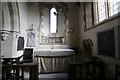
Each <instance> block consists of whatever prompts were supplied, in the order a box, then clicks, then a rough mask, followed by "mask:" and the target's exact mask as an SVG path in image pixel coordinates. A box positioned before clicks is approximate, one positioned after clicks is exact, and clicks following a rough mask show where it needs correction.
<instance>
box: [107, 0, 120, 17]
mask: <svg viewBox="0 0 120 80" xmlns="http://www.w3.org/2000/svg"><path fill="white" fill-rule="evenodd" d="M119 3H120V0H109V15H110V16H113V15H114V14H117V13H118V12H119V10H120V6H119Z"/></svg>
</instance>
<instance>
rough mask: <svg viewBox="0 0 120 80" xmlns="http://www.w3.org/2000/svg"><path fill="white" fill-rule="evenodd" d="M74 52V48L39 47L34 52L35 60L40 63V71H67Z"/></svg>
mask: <svg viewBox="0 0 120 80" xmlns="http://www.w3.org/2000/svg"><path fill="white" fill-rule="evenodd" d="M74 54H75V52H74V50H72V49H39V50H35V52H34V61H35V62H37V63H38V64H39V73H55V72H67V71H68V64H69V62H71V61H73V59H74Z"/></svg>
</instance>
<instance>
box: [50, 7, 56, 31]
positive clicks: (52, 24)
mask: <svg viewBox="0 0 120 80" xmlns="http://www.w3.org/2000/svg"><path fill="white" fill-rule="evenodd" d="M50 33H57V10H56V8H51V9H50Z"/></svg>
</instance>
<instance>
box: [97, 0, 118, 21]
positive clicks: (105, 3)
mask: <svg viewBox="0 0 120 80" xmlns="http://www.w3.org/2000/svg"><path fill="white" fill-rule="evenodd" d="M96 11H97V14H98V22H100V21H103V20H104V19H107V18H109V17H111V16H113V15H115V14H117V13H119V12H120V0H98V2H97V10H96Z"/></svg>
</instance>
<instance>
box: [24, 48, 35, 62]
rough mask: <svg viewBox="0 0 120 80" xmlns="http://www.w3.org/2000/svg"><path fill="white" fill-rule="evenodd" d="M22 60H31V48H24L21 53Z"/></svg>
mask: <svg viewBox="0 0 120 80" xmlns="http://www.w3.org/2000/svg"><path fill="white" fill-rule="evenodd" d="M23 60H30V61H32V60H33V48H25V49H24V53H23Z"/></svg>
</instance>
